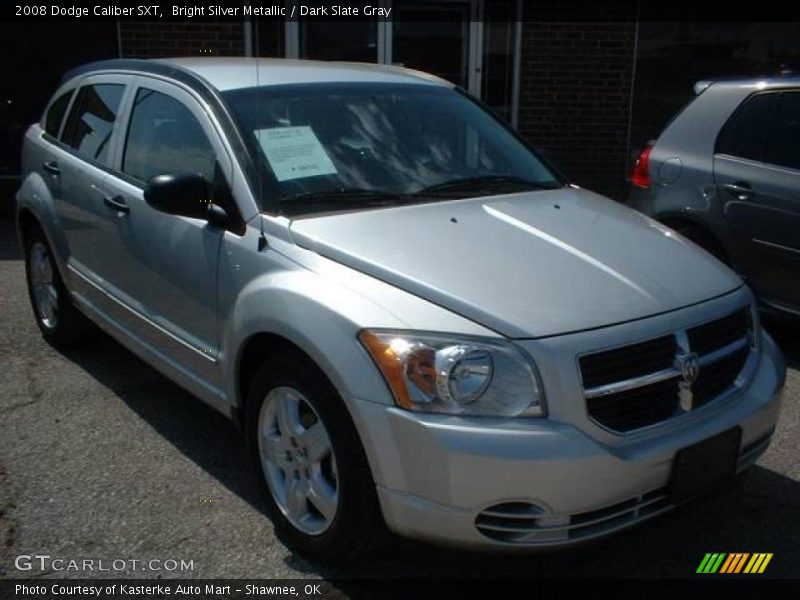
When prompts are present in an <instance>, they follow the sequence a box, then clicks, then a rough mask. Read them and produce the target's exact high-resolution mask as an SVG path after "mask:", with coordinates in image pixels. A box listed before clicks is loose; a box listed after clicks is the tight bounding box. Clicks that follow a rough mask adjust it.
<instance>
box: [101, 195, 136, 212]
mask: <svg viewBox="0 0 800 600" xmlns="http://www.w3.org/2000/svg"><path fill="white" fill-rule="evenodd" d="M103 203H104V204H105V205H106V206H108V207H110V208H113V209H114V210H116V211H117V212H121V213H128V212H130V211H131V209H130V207H129V206H128V205H127V204H126V203H125V199H124V198H123V197H122V196H120V195H116V196H106V195H103Z"/></svg>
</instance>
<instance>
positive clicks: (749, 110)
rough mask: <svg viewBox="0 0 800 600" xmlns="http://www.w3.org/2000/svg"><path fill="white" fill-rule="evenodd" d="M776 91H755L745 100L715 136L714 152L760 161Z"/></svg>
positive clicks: (774, 103) (777, 97)
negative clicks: (771, 92)
mask: <svg viewBox="0 0 800 600" xmlns="http://www.w3.org/2000/svg"><path fill="white" fill-rule="evenodd" d="M779 99H780V95H779V94H758V95H756V96H752V97H751V98H749V99H748V100H746V101H745V104H744V105H743V106H742V107H741V108H740V109H739V110H738V111H736V112H735V113H734V115H733V117H731V119H730V120H729V121H728V123H727V124H726V125H725V127H724V128H723V130H722V133H720V135H719V138H717V149H716V151H717V154H727V155H729V156H737V157H739V158H747V159H750V160H758V161H763V160H764V154H765V152H766V149H767V140H768V139H769V131H770V126H771V125H772V118H773V115H774V114H775V107H776V106H777V104H778V101H779Z"/></svg>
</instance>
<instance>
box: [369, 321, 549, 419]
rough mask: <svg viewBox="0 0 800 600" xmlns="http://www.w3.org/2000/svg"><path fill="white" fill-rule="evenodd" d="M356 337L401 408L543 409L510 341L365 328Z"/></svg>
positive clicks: (531, 371) (530, 370)
mask: <svg viewBox="0 0 800 600" xmlns="http://www.w3.org/2000/svg"><path fill="white" fill-rule="evenodd" d="M358 337H359V339H360V340H361V343H362V344H363V345H364V347H365V348H366V349H367V351H368V352H369V354H370V355H371V356H372V358H373V359H374V360H375V363H376V364H377V365H378V368H379V369H380V371H381V373H382V374H383V376H384V378H385V379H386V382H387V383H388V384H389V388H390V389H391V390H392V394H394V397H395V400H396V401H397V404H398V405H400V406H401V407H403V408H406V409H409V410H418V411H426V412H440V413H451V414H463V415H485V416H506V417H516V416H534V417H539V416H543V415H544V400H543V393H542V389H541V385H540V384H539V378H538V376H537V373H536V370H535V367H534V365H533V363H532V362H531V360H530V359H529V358H528V357H527V356H526V355H524V354H523V353H522V351H521V350H519V349H518V348H517V347H516V346H514V345H513V344H510V343H505V342H502V341H494V340H491V341H490V340H483V339H480V340H475V339H468V338H464V339H454V338H451V337H448V336H445V335H435V334H422V333H420V334H417V333H412V332H401V331H376V330H364V331H362V332H361V333H360V334H359V336H358Z"/></svg>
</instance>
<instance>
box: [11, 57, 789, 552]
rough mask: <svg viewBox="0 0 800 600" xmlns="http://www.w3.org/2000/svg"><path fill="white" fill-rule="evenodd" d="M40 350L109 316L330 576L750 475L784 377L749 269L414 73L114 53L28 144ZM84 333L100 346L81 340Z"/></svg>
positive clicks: (606, 516)
mask: <svg viewBox="0 0 800 600" xmlns="http://www.w3.org/2000/svg"><path fill="white" fill-rule="evenodd" d="M23 163H24V180H23V184H22V187H21V189H20V190H19V193H18V195H17V200H18V206H17V222H18V226H19V234H20V239H21V240H22V241H23V244H24V249H25V257H26V263H27V275H28V282H29V288H30V296H31V301H32V305H33V309H34V312H35V316H36V320H37V323H38V325H39V327H40V329H41V331H42V334H43V335H44V337H45V338H46V339H47V340H48V341H50V342H51V343H53V344H57V345H62V344H68V343H75V342H76V341H77V340H81V339H84V340H85V339H86V338H85V337H81V336H83V335H85V329H86V328H85V324H86V320H85V318H86V317H88V318H89V319H90V320H91V321H93V322H94V323H95V324H97V325H99V326H100V327H101V328H102V329H104V330H105V331H106V332H108V333H109V334H111V335H112V336H114V337H115V338H117V339H118V340H119V341H120V342H121V343H122V344H124V345H125V346H127V347H128V348H130V350H132V351H133V352H134V353H136V354H137V355H139V356H140V357H142V358H143V359H144V360H145V361H147V362H149V363H150V364H151V365H153V366H154V367H155V368H156V369H158V370H160V371H161V372H163V373H164V374H166V375H167V376H168V377H169V378H171V379H173V380H174V381H176V382H177V383H179V384H180V385H182V386H183V387H185V388H186V389H187V390H189V391H190V392H192V393H193V394H195V395H197V396H198V397H199V398H200V399H202V400H203V401H205V402H207V403H208V404H210V405H211V406H213V407H215V408H217V409H218V410H220V411H221V412H223V413H224V414H225V415H228V416H229V417H230V418H231V419H232V420H233V421H234V422H235V423H236V424H237V425H239V426H240V427H241V428H242V430H243V431H244V434H245V436H246V438H247V442H248V444H249V447H250V448H251V451H252V455H253V458H254V461H255V464H256V465H257V466H258V470H259V473H260V475H261V479H262V480H263V483H264V488H265V497H266V499H267V505H268V509H269V512H270V515H271V517H272V519H273V520H274V523H275V527H276V530H277V531H278V533H279V535H281V536H282V538H283V539H284V540H285V541H286V542H287V543H289V544H290V545H291V546H293V547H294V548H295V549H297V550H298V551H300V552H301V553H303V554H305V555H306V556H308V557H310V558H312V559H316V560H327V561H335V560H347V559H351V558H353V557H355V556H357V555H358V554H359V553H363V552H364V551H365V550H366V549H367V548H368V547H369V545H370V543H371V542H372V540H373V538H375V537H376V536H375V534H376V532H379V531H381V528H382V527H383V524H384V523H385V524H386V525H388V528H389V529H390V530H391V531H393V532H396V533H398V534H401V535H404V536H409V537H413V538H418V539H422V540H427V541H430V542H435V543H442V544H451V545H455V546H458V547H463V548H483V549H499V550H531V549H538V548H550V547H555V546H565V545H570V544H575V543H579V542H583V541H586V540H590V539H593V538H597V537H600V536H603V535H606V534H609V533H612V532H615V531H617V530H619V529H622V528H625V527H627V526H630V525H633V524H636V523H639V522H641V521H644V520H646V519H649V518H651V517H653V516H655V515H658V514H660V513H663V512H664V511H667V510H669V509H671V508H673V507H675V506H676V505H678V504H681V503H683V502H684V501H686V500H688V499H690V498H693V497H695V496H696V495H698V494H700V493H702V492H704V491H706V490H708V489H709V488H711V487H713V486H716V485H717V484H720V483H721V482H723V481H725V480H727V479H728V478H729V477H730V476H732V475H733V474H734V473H737V472H740V471H742V470H743V469H745V468H746V467H747V466H749V465H751V464H752V463H753V462H754V461H755V460H756V459H757V457H758V456H759V455H760V454H761V453H762V452H763V451H764V450H765V448H766V447H767V445H768V444H769V441H770V437H771V435H772V433H773V430H774V427H775V423H776V420H777V418H778V412H779V406H780V396H781V390H782V387H783V383H784V378H785V364H784V361H783V358H782V356H781V353H780V351H779V350H778V349H777V347H776V346H775V343H774V342H773V341H772V339H771V338H770V337H769V335H767V334H766V333H765V332H764V331H762V330H761V329H760V327H759V321H758V314H757V312H756V311H755V310H754V302H753V296H752V295H751V293H750V291H749V290H748V288H747V287H746V286H744V285H743V283H742V281H741V279H740V278H739V277H737V276H736V274H735V273H733V272H732V271H730V270H729V269H728V268H727V267H725V266H724V265H723V264H722V263H720V262H718V261H717V260H716V259H714V258H713V257H711V256H710V255H708V254H706V253H704V252H702V251H699V250H698V249H697V248H696V247H695V246H694V245H693V244H692V243H690V242H688V241H687V240H685V239H684V238H682V237H681V236H679V235H677V234H675V233H674V232H673V231H672V230H670V229H667V228H666V227H663V226H662V225H660V224H658V223H657V222H656V221H653V220H651V219H650V218H648V217H645V216H643V215H641V214H639V213H637V212H635V211H633V210H631V209H629V208H626V207H624V206H621V205H619V204H617V203H615V202H612V201H610V200H607V199H606V198H603V197H601V196H598V195H596V194H593V193H591V192H588V191H585V190H582V189H580V188H578V187H576V186H574V185H571V184H569V183H567V182H565V181H563V180H562V179H561V178H560V176H558V175H557V174H556V173H555V172H554V171H553V169H552V168H550V167H549V166H548V165H547V164H546V161H545V160H543V159H542V158H541V157H539V156H538V155H537V154H536V153H535V152H534V151H533V150H531V148H529V147H528V146H527V145H526V143H525V142H523V141H522V140H521V139H520V138H518V137H517V136H516V135H515V134H514V133H513V132H512V131H511V130H510V129H509V128H508V127H506V126H505V125H504V124H503V123H502V122H501V121H500V120H498V119H497V118H495V117H494V116H493V115H492V114H491V113H489V112H487V111H486V110H485V109H484V108H483V107H482V106H480V105H479V104H478V103H477V102H476V101H474V100H473V99H471V98H470V97H469V96H467V95H466V94H464V93H463V92H462V91H460V90H458V89H456V88H454V87H453V86H452V85H450V84H448V83H447V82H444V81H442V80H440V79H437V78H435V77H432V76H429V75H426V74H423V73H418V72H414V71H409V70H405V69H399V68H387V67H383V66H367V65H357V64H344V63H342V64H337V63H315V62H305V61H290V60H260V59H259V60H255V59H175V60H156V61H136V60H116V61H109V62H102V63H95V64H91V65H88V66H86V67H83V68H79V69H77V70H76V71H73V72H71V73H69V74H68V75H67V76H66V78H65V80H64V83H63V84H62V85H61V86H60V87H59V89H58V90H57V91H56V92H55V94H54V96H53V100H52V101H51V103H50V104H49V106H48V107H47V108H46V110H45V112H44V115H43V117H42V120H41V122H40V123H37V124H35V125H32V126H31V128H30V129H29V131H28V132H27V135H26V139H25V143H24V149H23ZM84 343H90V342H84Z"/></svg>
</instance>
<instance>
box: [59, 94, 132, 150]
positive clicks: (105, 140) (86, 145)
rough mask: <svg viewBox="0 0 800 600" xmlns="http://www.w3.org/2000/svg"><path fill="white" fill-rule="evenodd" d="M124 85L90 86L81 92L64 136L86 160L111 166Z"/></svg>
mask: <svg viewBox="0 0 800 600" xmlns="http://www.w3.org/2000/svg"><path fill="white" fill-rule="evenodd" d="M124 91H125V86H124V85H122V84H117V83H102V84H97V85H87V86H84V87H82V88H81V89H80V90H79V91H78V95H77V97H76V98H75V102H74V103H73V105H72V110H70V112H69V117H67V124H66V125H65V126H64V134H63V135H62V137H61V141H63V142H64V143H65V144H67V145H68V146H71V147H72V148H75V150H77V152H78V154H80V155H81V156H82V157H84V158H88V159H90V160H95V161H97V162H100V163H103V164H108V162H109V158H110V152H111V134H112V133H113V131H114V121H115V120H116V118H117V111H118V110H119V103H120V101H121V100H122V94H123V92H124Z"/></svg>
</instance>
